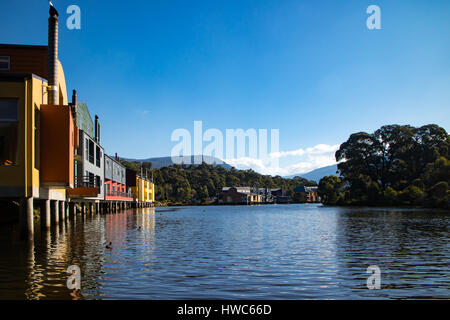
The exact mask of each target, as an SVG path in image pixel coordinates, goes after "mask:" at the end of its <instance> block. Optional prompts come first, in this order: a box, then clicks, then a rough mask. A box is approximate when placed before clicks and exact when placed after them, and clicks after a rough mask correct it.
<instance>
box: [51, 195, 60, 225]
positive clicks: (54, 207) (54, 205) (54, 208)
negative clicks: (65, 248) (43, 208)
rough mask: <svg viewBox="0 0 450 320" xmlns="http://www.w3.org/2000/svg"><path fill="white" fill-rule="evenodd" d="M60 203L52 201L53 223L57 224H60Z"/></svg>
mask: <svg viewBox="0 0 450 320" xmlns="http://www.w3.org/2000/svg"><path fill="white" fill-rule="evenodd" d="M58 202H59V201H58V200H52V221H53V222H54V223H55V224H57V223H59V203H58Z"/></svg>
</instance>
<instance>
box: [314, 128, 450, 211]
mask: <svg viewBox="0 0 450 320" xmlns="http://www.w3.org/2000/svg"><path fill="white" fill-rule="evenodd" d="M449 149H450V138H449V135H448V134H447V132H446V131H445V130H444V129H443V128H441V127H439V126H437V125H434V124H433V125H427V126H423V127H420V128H415V127H412V126H400V125H389V126H383V127H381V128H380V129H378V130H377V131H375V132H374V133H372V134H368V133H365V132H359V133H355V134H352V135H351V136H350V138H349V139H348V140H347V141H346V142H344V143H343V144H342V145H341V146H340V149H339V150H338V151H337V152H336V161H338V162H340V163H339V164H338V169H339V170H340V173H341V176H342V182H343V183H344V184H345V188H342V184H339V186H340V189H339V188H338V189H339V191H338V192H337V194H332V198H328V199H332V200H333V201H330V200H329V202H330V203H331V204H334V203H338V202H339V201H341V202H342V201H343V200H345V201H344V202H346V203H347V204H361V205H362V204H364V205H378V204H383V205H426V206H431V207H443V208H445V207H447V208H448V207H449V206H448V202H449V199H448V191H449V189H448V184H449V183H450V161H449V160H448V159H449ZM326 178H327V179H326V180H324V181H323V183H322V181H321V182H320V183H319V187H320V186H322V187H320V192H321V193H323V194H325V195H326V194H330V188H331V187H330V185H329V184H330V179H329V177H326ZM324 179H325V178H324ZM334 184H336V182H334ZM335 189H336V188H335ZM335 189H333V190H335ZM333 192H336V191H333ZM334 200H335V201H334Z"/></svg>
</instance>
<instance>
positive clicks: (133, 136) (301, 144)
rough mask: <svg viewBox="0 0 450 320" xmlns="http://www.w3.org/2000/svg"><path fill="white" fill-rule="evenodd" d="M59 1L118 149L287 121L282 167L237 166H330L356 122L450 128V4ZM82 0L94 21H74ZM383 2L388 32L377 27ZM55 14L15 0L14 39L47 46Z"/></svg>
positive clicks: (70, 46)
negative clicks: (371, 19)
mask: <svg viewBox="0 0 450 320" xmlns="http://www.w3.org/2000/svg"><path fill="white" fill-rule="evenodd" d="M53 3H54V5H55V6H56V8H57V9H58V10H59V12H60V52H59V58H60V60H61V62H62V64H63V67H64V71H65V74H66V80H67V86H68V90H69V94H70V92H71V90H72V89H77V91H78V93H79V100H81V101H86V102H87V103H88V107H89V109H90V111H91V113H92V114H98V115H99V117H100V121H101V124H102V142H103V145H104V147H105V150H106V152H107V153H109V154H114V153H115V152H118V153H119V155H121V156H124V157H134V158H147V157H156V156H167V155H170V152H171V149H172V147H173V146H174V145H175V143H174V142H171V140H170V137H171V133H172V132H173V130H175V129H177V128H186V129H188V130H190V131H193V121H194V120H202V121H203V127H204V129H208V128H217V129H219V130H221V131H222V132H225V129H226V128H231V129H237V128H243V129H249V128H255V129H259V128H262V129H269V130H270V129H279V130H280V151H281V152H285V154H284V156H283V157H282V158H281V162H280V168H279V169H278V170H274V171H273V170H272V171H271V170H269V169H267V168H264V167H261V166H258V163H257V161H252V159H244V160H243V161H239V159H238V160H236V161H235V162H234V163H233V164H235V165H237V166H238V167H240V168H246V167H253V168H255V169H256V170H258V171H260V172H263V173H273V174H293V173H298V172H294V171H296V170H297V171H298V170H300V171H308V170H310V169H314V168H316V167H320V166H322V165H326V164H329V163H330V161H332V158H333V157H332V154H333V151H334V149H335V148H336V146H337V145H339V144H340V143H342V142H344V141H345V140H346V139H347V138H348V136H349V135H350V134H351V133H353V132H357V131H367V132H372V131H374V130H376V129H377V128H379V127H380V126H382V125H384V124H393V123H397V124H411V125H416V126H420V125H424V124H429V123H437V124H439V125H440V126H442V127H444V128H445V129H447V130H449V129H450V117H449V112H448V110H449V107H450V90H449V88H450V59H449V57H450V40H449V39H450V37H449V30H450V2H449V1H447V0H443V1H438V0H433V1H426V0H423V1H418V0H409V1H406V0H395V1H394V0H390V1H379V0H372V1H351V0H346V1H342V0H335V1H327V0H316V1H312V0H311V1H300V0H296V1H283V0H274V1H263V0H254V1H245V0H240V1H234V0H227V1H225V0H221V1H219V0H214V1H211V0H209V1H207V0H205V1H169V0H165V1H137V0H136V1H100V0H98V1H92V0H91V1H87V0H71V1H65V0H54V1H53ZM71 4H76V5H78V6H79V7H80V8H81V24H82V25H81V30H68V29H67V28H66V27H65V20H66V19H67V18H68V17H69V15H68V14H67V13H66V12H65V11H66V8H67V7H68V6H69V5H71ZM371 4H376V5H378V6H379V7H380V8H381V23H382V30H368V29H367V27H366V19H367V18H368V16H369V15H368V14H367V13H366V9H367V7H368V6H369V5H371ZM47 12H48V2H47V1H46V0H14V1H6V0H3V1H2V2H1V3H0V43H14V44H40V45H45V44H46V42H47V17H48V13H47ZM317 146H319V147H317ZM308 148H309V149H308ZM299 150H301V151H299ZM253 160H255V159H253Z"/></svg>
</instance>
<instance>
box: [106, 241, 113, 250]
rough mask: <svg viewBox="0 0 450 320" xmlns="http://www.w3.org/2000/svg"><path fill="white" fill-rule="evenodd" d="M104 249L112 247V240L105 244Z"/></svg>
mask: <svg viewBox="0 0 450 320" xmlns="http://www.w3.org/2000/svg"><path fill="white" fill-rule="evenodd" d="M106 249H112V242H111V241H110V242H109V244H107V245H106Z"/></svg>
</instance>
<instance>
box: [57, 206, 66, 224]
mask: <svg viewBox="0 0 450 320" xmlns="http://www.w3.org/2000/svg"><path fill="white" fill-rule="evenodd" d="M58 203H59V218H60V220H61V221H62V222H64V220H66V204H65V201H58Z"/></svg>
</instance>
